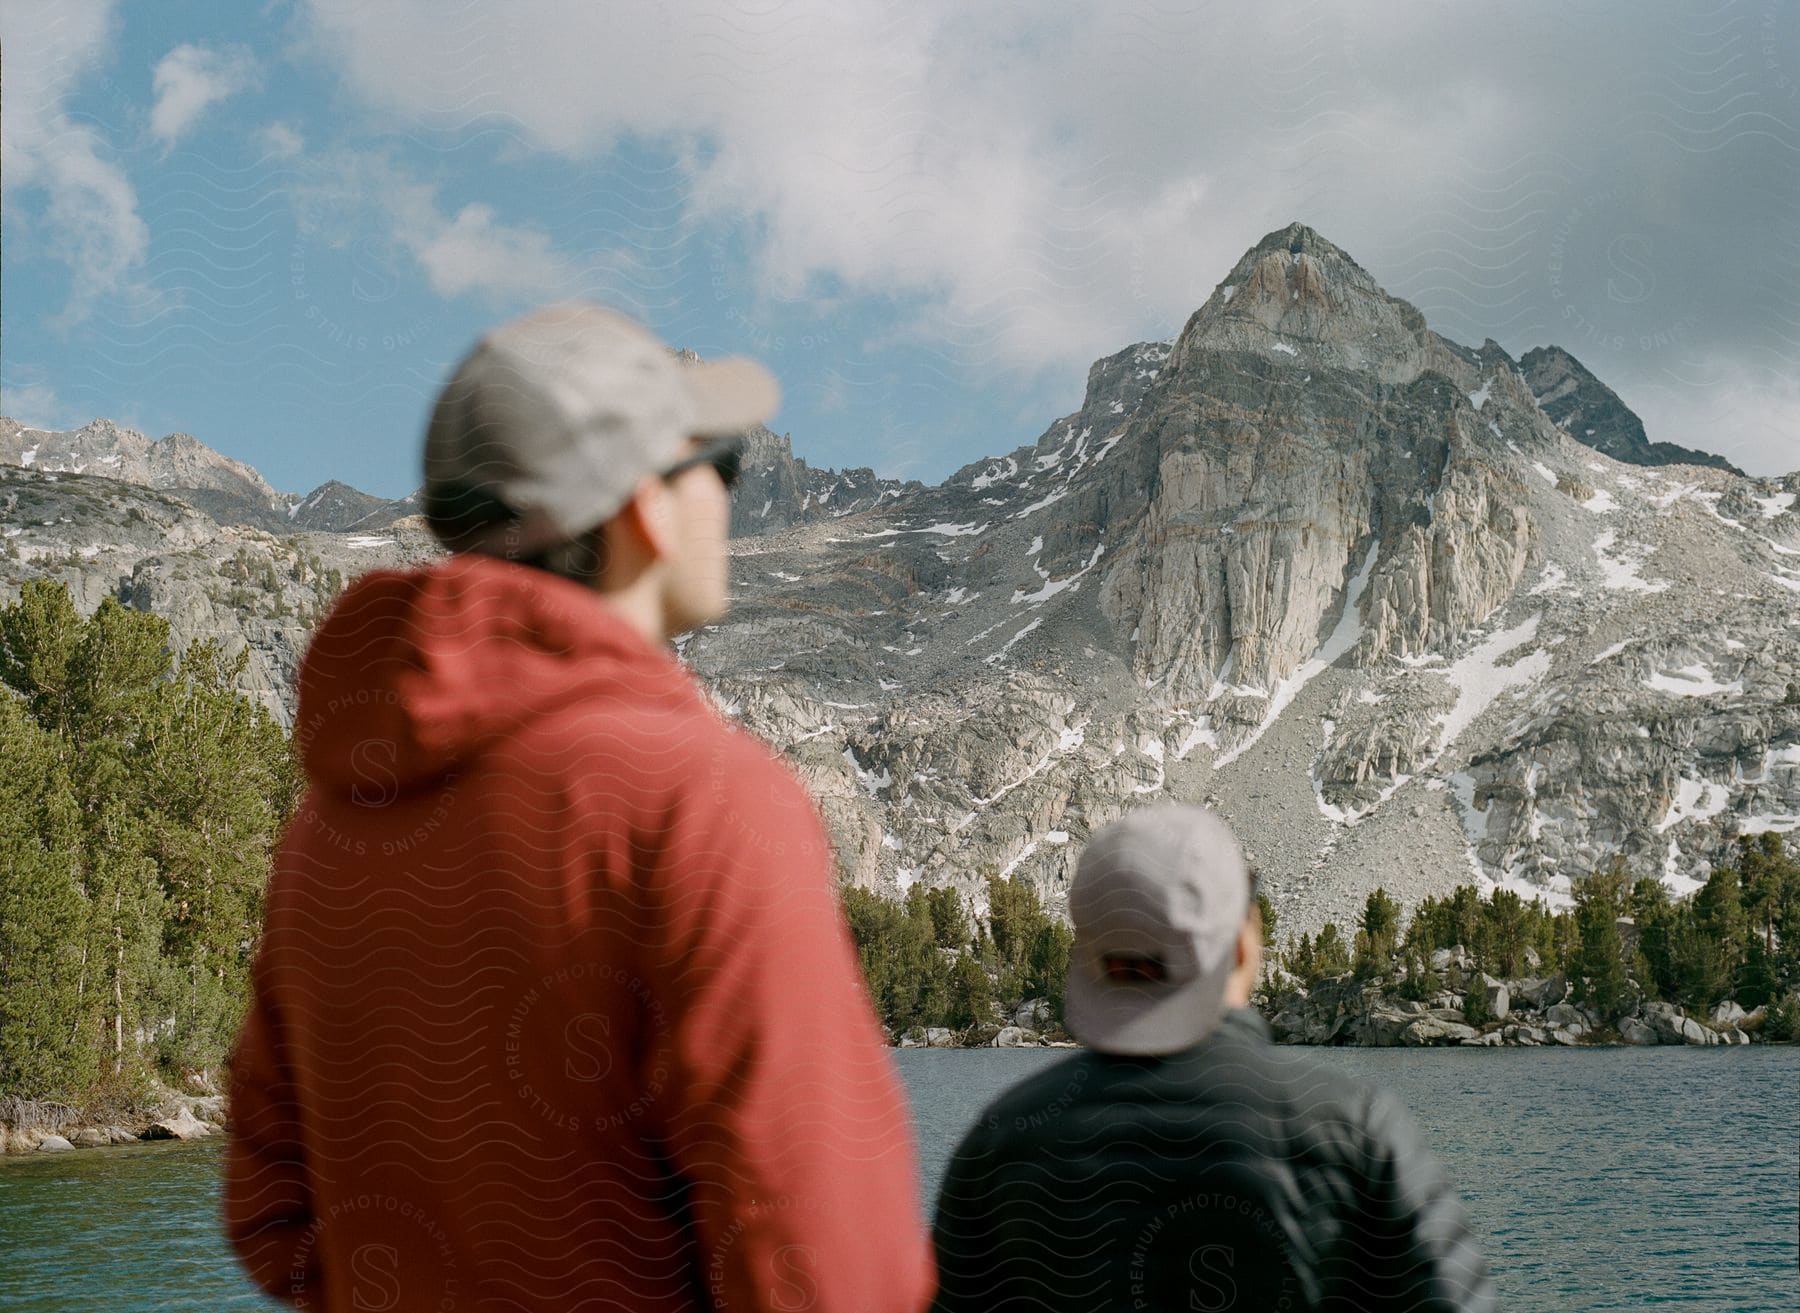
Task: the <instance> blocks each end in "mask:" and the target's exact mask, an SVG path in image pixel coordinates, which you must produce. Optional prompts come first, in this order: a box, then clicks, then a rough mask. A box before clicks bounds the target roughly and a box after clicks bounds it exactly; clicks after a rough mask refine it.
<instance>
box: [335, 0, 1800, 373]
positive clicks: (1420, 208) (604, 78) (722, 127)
mask: <svg viewBox="0 0 1800 1313" xmlns="http://www.w3.org/2000/svg"><path fill="white" fill-rule="evenodd" d="M307 10H308V13H309V15H310V20H311V22H310V31H311V32H312V34H313V36H314V37H315V38H316V39H317V41H318V44H319V47H320V49H321V51H322V53H323V55H324V57H325V58H326V59H327V60H328V61H329V63H330V65H331V66H332V67H333V68H334V69H337V70H340V71H341V73H342V76H343V77H344V78H345V80H346V82H347V83H348V84H349V85H350V87H351V88H352V89H353V90H354V91H355V92H356V93H357V94H358V95H359V96H360V97H361V98H362V99H363V100H364V101H365V102H366V103H368V104H370V105H373V106H376V107H378V108H380V109H382V110H385V111H387V112H389V113H391V114H392V115H393V116H394V117H395V118H396V119H397V120H398V121H399V122H401V123H403V124H405V125H407V126H408V127H411V128H418V127H423V128H426V129H430V130H435V131H439V132H442V133H444V134H445V136H446V137H449V136H451V135H453V134H456V133H457V131H458V130H459V129H461V130H464V132H463V135H464V136H465V137H466V136H468V135H470V134H469V133H468V132H467V131H466V130H467V129H469V128H471V127H472V126H474V125H476V124H479V126H480V128H481V129H482V130H483V131H484V132H490V131H499V132H504V133H510V134H513V135H514V136H515V137H516V138H518V139H519V140H520V141H521V142H522V144H524V145H525V146H528V147H531V148H535V149H538V150H542V151H549V152H553V153H556V154H560V155H562V156H565V157H567V158H569V159H572V160H576V161H583V160H588V159H593V158H597V157H598V156H600V155H601V154H603V153H604V152H605V151H607V150H608V149H609V148H611V147H613V146H615V145H617V144H618V143H619V142H621V141H624V140H629V139H645V140H649V141H653V142H656V143H659V144H662V145H664V146H669V147H673V148H674V149H675V150H677V151H678V152H679V153H680V155H681V157H682V159H683V161H684V177H685V183H686V190H685V198H684V199H685V203H686V206H687V214H688V216H689V217H694V218H717V219H721V220H728V221H741V222H742V223H743V231H745V232H746V233H750V234H753V235H754V240H755V242H756V243H757V248H756V251H755V260H756V269H755V273H756V275H757V278H758V283H759V290H761V291H763V292H764V293H766V294H768V295H771V296H783V297H793V296H796V295H811V294H813V293H815V292H816V291H818V290H820V289H821V288H826V289H831V290H834V291H835V290H838V289H840V288H841V289H842V290H844V291H846V292H849V293H851V294H856V293H872V294H876V295H882V296H889V297H893V298H894V299H895V300H896V302H897V303H899V304H902V305H905V306H910V307H914V309H912V310H910V311H908V313H909V314H911V315H912V319H911V320H910V322H908V323H907V324H905V325H904V327H905V328H906V330H908V331H909V332H910V333H912V334H913V335H915V336H918V337H920V338H923V339H927V340H931V341H934V342H937V343H940V344H942V350H944V352H945V353H946V355H947V356H948V357H953V358H954V360H955V361H956V362H957V363H958V364H960V365H962V366H964V367H966V368H973V369H980V368H982V367H984V366H986V365H989V364H993V365H997V366H1000V367H1003V368H1006V369H1008V370H1011V371H1013V372H1014V373H1019V372H1024V373H1031V372H1034V371H1039V370H1043V369H1046V368H1054V369H1055V370H1057V371H1059V372H1058V375H1057V376H1058V377H1062V376H1064V375H1065V374H1066V372H1067V371H1068V370H1070V369H1071V368H1073V369H1080V368H1082V367H1084V366H1085V365H1086V364H1087V362H1089V361H1091V360H1092V359H1094V358H1095V357H1096V356H1098V355H1100V354H1102V353H1105V352H1109V351H1112V350H1115V349H1117V348H1118V347H1119V346H1121V345H1123V344H1125V343H1127V342H1129V341H1132V340H1133V339H1137V338H1143V337H1152V336H1154V337H1162V336H1165V335H1168V334H1170V333H1172V332H1174V331H1175V330H1176V329H1178V328H1179V326H1180V325H1181V323H1182V322H1183V321H1184V320H1185V318H1186V317H1187V315H1188V314H1189V313H1190V312H1191V311H1192V310H1193V309H1194V308H1195V307H1196V306H1197V305H1198V304H1199V303H1200V302H1201V301H1202V300H1203V299H1204V298H1205V296H1206V294H1207V293H1208V292H1209V291H1210V290H1211V288H1212V286H1213V285H1214V283H1216V282H1217V281H1218V280H1220V279H1221V278H1222V277H1223V276H1224V275H1225V273H1226V271H1227V270H1228V269H1229V268H1230V266H1231V264H1232V263H1233V261H1235V259H1236V258H1237V257H1238V256H1239V255H1240V254H1242V252H1243V251H1244V250H1245V249H1246V247H1248V246H1249V245H1250V244H1251V243H1253V242H1254V241H1256V240H1257V239H1258V238H1259V237H1261V236H1262V235H1263V234H1264V233H1266V232H1269V231H1271V230H1274V229H1277V228H1280V227H1282V226H1283V225H1285V224H1286V223H1288V222H1289V221H1291V220H1294V219H1300V220H1302V221H1305V222H1307V223H1310V224H1312V225H1313V226H1314V227H1316V228H1318V229H1320V230H1321V231H1322V232H1323V233H1324V234H1325V235H1326V236H1327V237H1329V238H1331V239H1332V240H1334V241H1337V242H1338V243H1340V244H1341V245H1343V246H1344V247H1345V248H1346V249H1348V250H1349V251H1350V252H1351V254H1352V255H1354V256H1356V257H1357V258H1358V259H1359V260H1360V261H1362V262H1363V263H1364V264H1365V266H1367V267H1368V268H1369V269H1370V271H1371V272H1372V273H1373V274H1374V275H1375V276H1376V277H1377V279H1378V280H1380V281H1383V282H1384V283H1386V284H1387V285H1388V287H1389V289H1390V290H1392V291H1393V292H1395V293H1396V294H1397V295H1401V296H1404V297H1407V298H1408V299H1410V300H1413V301H1414V302H1415V303H1417V304H1418V305H1419V306H1420V308H1421V309H1422V310H1423V311H1424V312H1425V313H1426V315H1427V317H1428V319H1429V320H1430V321H1431V322H1432V324H1433V326H1434V327H1437V328H1439V329H1440V331H1444V332H1447V333H1449V334H1451V335H1452V336H1456V337H1458V338H1460V339H1463V340H1467V341H1471V342H1478V341H1480V340H1481V339H1482V338H1483V337H1485V336H1488V335H1492V336H1494V337H1496V338H1497V339H1499V340H1501V341H1502V342H1503V343H1504V344H1506V345H1507V346H1509V348H1511V349H1513V350H1515V351H1522V350H1524V349H1525V348H1526V347H1529V346H1532V345H1537V344H1540V343H1542V342H1547V341H1556V340H1559V338H1566V336H1567V331H1566V326H1565V325H1564V324H1563V323H1562V322H1561V321H1559V320H1557V319H1556V318H1555V317H1554V314H1553V312H1552V311H1553V307H1552V303H1551V301H1550V299H1549V298H1550V296H1551V294H1552V293H1551V291H1550V290H1548V289H1549V287H1550V280H1551V279H1553V278H1554V277H1558V276H1562V277H1572V275H1569V274H1567V273H1566V271H1563V272H1561V273H1559V272H1558V270H1556V269H1553V268H1552V267H1551V259H1552V257H1551V254H1550V251H1549V249H1548V243H1549V239H1550V236H1551V235H1552V233H1553V231H1554V230H1555V228H1556V226H1557V224H1558V223H1559V222H1566V221H1567V216H1569V215H1571V214H1575V215H1581V214H1588V215H1590V216H1594V215H1595V212H1594V210H1593V207H1592V205H1591V203H1590V202H1589V201H1588V200H1587V199H1586V198H1587V197H1588V195H1589V194H1590V193H1591V192H1593V191H1594V189H1595V188H1596V187H1601V188H1604V187H1606V186H1608V185H1610V183H1611V182H1612V181H1613V180H1614V179H1615V178H1624V179H1626V180H1627V181H1628V182H1629V183H1630V184H1631V186H1632V187H1633V188H1636V189H1637V190H1635V191H1632V192H1631V195H1630V196H1629V197H1627V200H1626V202H1625V204H1626V205H1627V206H1628V207H1636V208H1635V210H1630V211H1629V212H1630V213H1635V212H1637V211H1639V210H1646V209H1658V210H1660V211H1663V212H1664V213H1663V215H1662V217H1663V221H1664V222H1665V224H1666V225H1667V227H1668V228H1670V229H1671V230H1682V229H1686V230H1691V231H1697V232H1712V231H1718V230H1719V224H1718V223H1717V222H1715V221H1714V220H1715V219H1716V218H1717V216H1719V215H1722V214H1723V215H1730V214H1736V215H1738V216H1739V218H1738V219H1737V222H1738V223H1739V224H1740V225H1741V226H1742V227H1743V228H1744V229H1745V230H1746V233H1745V238H1746V240H1745V241H1744V243H1743V246H1746V247H1747V246H1748V245H1749V241H1748V237H1749V236H1750V235H1751V234H1761V233H1769V234H1773V235H1772V236H1770V237H1768V238H1766V239H1765V240H1768V241H1771V242H1773V243H1776V244H1781V243H1783V242H1784V241H1785V242H1788V244H1787V246H1786V248H1785V249H1786V251H1787V252H1788V258H1789V259H1790V262H1791V257H1792V254H1793V253H1794V247H1793V245H1792V244H1791V239H1786V238H1783V237H1782V236H1781V234H1780V231H1779V224H1780V223H1782V222H1784V221H1785V217H1786V216H1785V215H1784V214H1781V213H1778V212H1771V208H1770V202H1769V199H1768V198H1769V197H1771V196H1776V195H1777V193H1778V192H1779V190H1780V189H1779V188H1778V187H1767V186H1764V187H1763V191H1762V194H1761V195H1762V199H1760V200H1758V199H1756V198H1755V197H1754V196H1750V197H1749V203H1745V197H1746V195H1747V193H1746V191H1745V188H1746V187H1747V184H1744V183H1743V182H1742V178H1748V177H1752V176H1754V175H1755V174H1756V173H1757V170H1756V169H1755V168H1752V167H1750V165H1749V164H1748V163H1746V162H1745V161H1744V160H1743V159H1741V158H1740V153H1741V152H1742V151H1744V150H1749V149H1751V148H1752V147H1751V146H1750V145H1748V144H1745V143H1746V142H1750V141H1753V140H1754V141H1764V142H1766V141H1776V143H1777V144H1776V146H1774V147H1770V146H1767V145H1759V146H1757V147H1756V149H1758V150H1764V151H1778V150H1779V146H1780V143H1779V140H1778V137H1779V134H1776V133H1774V132H1773V129H1767V125H1764V128H1765V129H1767V130H1762V129H1759V130H1758V131H1757V132H1753V131H1752V130H1751V128H1749V127H1744V128H1742V129H1741V132H1740V129H1739V127H1738V126H1736V125H1737V124H1738V122H1739V120H1740V119H1741V118H1743V114H1742V113H1740V112H1739V107H1738V105H1737V101H1736V100H1735V99H1733V98H1734V97H1739V96H1741V95H1746V94H1749V93H1748V92H1747V91H1746V90H1745V88H1744V87H1742V86H1740V85H1739V82H1738V81H1734V80H1733V79H1738V78H1739V75H1740V73H1741V72H1742V70H1744V69H1750V68H1754V69H1756V70H1758V71H1757V73H1756V76H1757V77H1758V78H1761V77H1762V76H1763V74H1762V73H1761V72H1760V70H1761V69H1762V67H1763V63H1764V62H1765V61H1764V59H1763V53H1764V52H1763V50H1762V46H1760V45H1758V42H1759V40H1762V39H1763V38H1762V37H1761V35H1760V28H1759V27H1758V19H1757V13H1756V12H1753V11H1755V10H1756V7H1755V6H1733V7H1732V8H1731V13H1730V14H1729V15H1726V16H1724V17H1723V18H1722V19H1721V22H1722V23H1725V24H1726V26H1723V27H1721V26H1719V25H1718V24H1713V25H1712V26H1708V25H1707V24H1706V23H1702V22H1701V21H1700V20H1699V19H1696V18H1693V17H1692V16H1689V15H1671V16H1668V17H1666V18H1664V19H1659V20H1658V21H1656V22H1643V21H1640V20H1639V19H1637V18H1636V16H1635V12H1634V11H1633V10H1632V9H1631V8H1630V7H1628V6H1623V5H1621V6H1618V7H1617V8H1616V9H1609V8H1605V7H1602V8H1599V9H1593V8H1592V7H1589V8H1586V9H1583V10H1582V11H1581V12H1580V13H1578V14H1577V13H1571V14H1570V15H1568V16H1567V18H1566V21H1564V22H1561V23H1558V24H1550V25H1540V26H1538V27H1535V28H1533V27H1531V25H1524V26H1521V25H1518V24H1517V23H1516V22H1514V21H1513V20H1512V19H1511V18H1510V17H1509V16H1508V13H1507V11H1505V10H1504V9H1495V8H1492V7H1489V8H1485V9H1484V8H1480V7H1473V8H1472V7H1468V6H1447V5H1439V4H1426V3H1417V4H1412V5H1405V6H1393V7H1391V8H1390V7H1387V6H1383V7H1380V9H1379V11H1377V10H1376V9H1375V8H1372V7H1366V6H1365V7H1357V6H1349V5H1341V4H1337V3H1331V2H1328V0H1311V2H1308V0H1299V2H1298V3H1279V4H1268V5H1239V6H1226V5H1204V6H1193V7H1187V8H1184V7H1182V6H1170V5H1167V4H1164V3H1159V0H1144V2H1143V3H1128V2H1127V0H1120V3H1116V4H1111V5H1107V6H1085V5H1077V4H1073V3H1068V2H1067V0H1060V2H1058V0H1043V2H1034V3H1026V2H1025V0H995V3H990V4H984V5H981V6H967V5H961V4H957V3H955V2H954V0H917V2H916V3H913V4H909V5H904V6H902V5H896V4H893V3H891V0H863V2H860V3H859V2H858V0H777V2H776V3H774V4H759V5H755V6H746V5H743V4H741V0H737V2H734V0H723V2H716V3H704V2H703V0H694V2H693V3H684V4H681V5H674V6H661V7H656V8H654V9H653V8H651V7H648V6H646V7H642V8H641V9H640V8H638V7H623V8H622V7H619V6H597V5H589V4H582V3H575V2H572V0H513V2H512V3H509V4H507V5H504V6H463V7H460V8H456V9H454V10H451V11H448V12H447V11H445V9H444V8H443V7H442V6H440V5H437V4H434V3H431V2H430V0H391V3H386V4H382V5H368V4H363V3H357V2H355V0H308V3H307ZM1697 24H1698V25H1697ZM1715 28H1716V29H1717V31H1716V32H1715V30H1714V29H1715ZM1722 42H1724V43H1728V44H1729V49H1730V60H1731V62H1730V63H1729V64H1728V65H1727V64H1725V63H1721V62H1719V61H1720V60H1724V59H1725V58H1726V56H1725V55H1720V56H1719V59H1718V60H1713V59H1711V58H1710V54H1709V55H1708V58H1706V59H1702V58H1701V55H1702V54H1703V53H1706V52H1712V51H1715V50H1717V49H1724V46H1722V45H1721V43H1722ZM1576 48H1579V49H1581V50H1583V51H1584V52H1590V53H1584V56H1583V61H1582V69H1581V76H1580V77H1579V78H1570V77H1568V76H1567V72H1566V68H1565V67H1564V65H1565V64H1566V59H1565V57H1566V55H1567V52H1568V50H1570V49H1576ZM1470 51H1479V52H1481V53H1480V58H1478V59H1470V58H1469V57H1468V55H1469V52H1470ZM472 52H479V53H478V54H476V53H472ZM1720 69H1728V70H1729V71H1723V72H1721V71H1719V70H1720ZM1646 70H1650V71H1648V72H1647V71H1646ZM1670 70H1674V71H1673V72H1671V71H1670ZM1778 72H1779V70H1778ZM1690 74H1691V76H1690ZM1715 74H1716V76H1715ZM1743 76H1746V77H1747V76H1750V74H1748V73H1744V74H1743ZM1672 92H1673V93H1674V94H1673V95H1671V93H1672ZM1759 103H1760V102H1759ZM1752 118H1754V115H1753V116H1752ZM1646 125H1648V126H1646ZM1759 132H1760V136H1759V135H1758V134H1759ZM1732 134H1739V135H1732ZM1740 136H1742V138H1743V139H1742V140H1740ZM1728 144H1735V145H1736V146H1737V150H1736V151H1725V150H1723V149H1722V147H1723V146H1725V145H1728ZM1770 167H1771V168H1773V169H1776V170H1779V169H1783V168H1786V169H1789V170H1790V172H1789V173H1787V174H1785V175H1783V176H1785V177H1790V178H1791V176H1792V175H1791V164H1790V163H1789V162H1788V157H1786V156H1784V155H1782V154H1780V153H1775V154H1773V155H1772V157H1771V165H1770ZM1731 170H1735V171H1736V172H1735V173H1732V172H1730V171H1731ZM1728 175H1729V176H1728ZM1740 175H1741V176H1740ZM1596 178H1598V179H1599V181H1598V182H1597V181H1596ZM1734 179H1736V181H1734ZM1639 191H1641V192H1642V193H1643V194H1642V196H1639V195H1638V192H1639ZM1759 206H1760V208H1758V207H1759ZM1709 207H1710V208H1709ZM1631 222H1632V220H1630V219H1629V218H1627V217H1619V218H1616V219H1615V218H1614V217H1613V216H1611V215H1598V216H1595V217H1591V218H1590V219H1589V220H1588V227H1589V228H1590V229H1593V230H1594V232H1593V233H1589V234H1586V235H1588V236H1595V238H1596V242H1597V248H1598V249H1601V250H1602V251H1604V250H1605V249H1606V241H1607V239H1608V238H1611V237H1616V236H1618V235H1619V234H1620V233H1626V230H1627V229H1628V228H1629V227H1630V226H1631ZM1787 226H1788V227H1791V225H1787ZM1627 235H1629V234H1627ZM1631 249H1636V248H1631ZM1708 249H1709V250H1710V247H1709V248H1708ZM1734 249H1738V248H1737V246H1735V245H1734ZM1627 254H1629V251H1627ZM1592 263H1593V267H1592V268H1591V269H1588V270H1585V271H1584V275H1587V276H1591V277H1594V278H1601V279H1603V278H1604V277H1605V275H1606V272H1607V271H1606V270H1605V269H1604V268H1602V267H1600V264H1601V263H1602V262H1598V261H1595V262H1592ZM1719 285H1720V286H1724V285H1725V284H1724V283H1723V282H1720V283H1719ZM1721 295H1722V299H1721V302H1720V304H1719V306H1718V307H1717V314H1718V316H1719V317H1720V320H1721V322H1719V323H1715V324H1710V325H1702V326H1698V327H1696V329H1695V331H1696V333H1699V332H1707V333H1711V334H1714V335H1716V336H1718V337H1721V338H1722V337H1723V336H1725V335H1726V334H1728V333H1729V332H1730V330H1731V329H1732V327H1734V325H1732V324H1731V323H1728V322H1724V321H1725V320H1728V319H1730V318H1731V317H1732V316H1736V317H1738V318H1739V319H1742V318H1744V317H1745V316H1746V315H1748V314H1752V313H1764V312H1761V311H1751V310H1746V309H1745V308H1744V307H1745V306H1746V305H1748V299H1747V298H1744V297H1738V298H1737V299H1736V300H1735V301H1734V300H1732V299H1731V298H1730V297H1729V296H1724V295H1723V294H1721ZM1772 325H1773V326H1772ZM1752 329H1753V331H1754V332H1756V333H1759V334H1761V335H1762V338H1763V340H1764V341H1770V340H1777V339H1773V338H1771V334H1772V333H1779V332H1780V331H1781V330H1780V326H1779V325H1775V324H1773V320H1771V319H1768V318H1767V316H1766V314H1765V322H1761V323H1758V324H1755V325H1752ZM1779 340H1780V341H1785V339H1779ZM1566 345H1568V346H1569V347H1570V348H1571V349H1574V350H1577V352H1578V353H1579V349H1580V344H1579V343H1578V342H1575V341H1567V342H1566ZM1786 356H1787V357H1788V358H1787V359H1785V360H1784V362H1783V363H1785V364H1786V365H1788V366H1790V367H1791V366H1792V365H1794V364H1795V363H1796V362H1794V361H1793V360H1792V358H1791V356H1792V352H1791V351H1788V352H1786ZM1077 377H1079V375H1077Z"/></svg>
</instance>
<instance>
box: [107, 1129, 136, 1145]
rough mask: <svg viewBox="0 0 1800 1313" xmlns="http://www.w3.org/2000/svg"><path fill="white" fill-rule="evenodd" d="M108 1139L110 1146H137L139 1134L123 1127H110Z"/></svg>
mask: <svg viewBox="0 0 1800 1313" xmlns="http://www.w3.org/2000/svg"><path fill="white" fill-rule="evenodd" d="M106 1139H107V1142H108V1143H109V1144H135V1143H137V1132H136V1131H132V1130H128V1129H126V1128H125V1127H123V1126H108V1127H107V1128H106Z"/></svg>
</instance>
